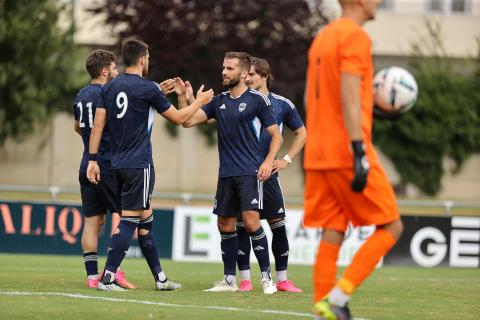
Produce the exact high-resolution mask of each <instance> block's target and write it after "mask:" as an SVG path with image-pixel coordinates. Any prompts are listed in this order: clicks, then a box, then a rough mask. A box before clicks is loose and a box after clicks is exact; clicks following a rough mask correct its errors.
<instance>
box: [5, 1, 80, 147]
mask: <svg viewBox="0 0 480 320" xmlns="http://www.w3.org/2000/svg"><path fill="white" fill-rule="evenodd" d="M62 12H64V13H65V8H62V7H59V4H58V1H55V0H36V1H28V0H15V1H11V0H0V145H1V144H3V143H4V142H5V139H6V138H7V137H10V136H11V137H14V138H18V137H21V136H23V135H25V134H28V133H31V132H32V130H33V126H34V124H35V123H40V122H42V121H44V120H46V119H47V118H48V116H49V115H51V114H52V113H53V112H54V111H56V110H59V109H61V108H66V107H69V106H70V103H71V102H70V100H71V99H72V96H73V94H74V91H75V89H76V88H77V87H78V86H76V85H75V81H77V82H79V81H84V80H86V79H85V77H83V78H82V77H78V74H77V73H76V72H75V70H77V69H76V68H77V67H78V66H77V65H76V64H75V61H76V60H75V59H74V55H75V53H74V47H73V41H72V29H70V30H65V31H62V30H61V29H60V28H59V27H58V20H59V15H60V14H61V13H62Z"/></svg>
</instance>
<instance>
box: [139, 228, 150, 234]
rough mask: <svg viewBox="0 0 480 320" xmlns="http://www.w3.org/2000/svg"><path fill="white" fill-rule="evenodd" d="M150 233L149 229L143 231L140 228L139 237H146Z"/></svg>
mask: <svg viewBox="0 0 480 320" xmlns="http://www.w3.org/2000/svg"><path fill="white" fill-rule="evenodd" d="M149 233H150V230H148V229H142V228H140V227H139V228H138V235H139V236H146V235H148V234H149Z"/></svg>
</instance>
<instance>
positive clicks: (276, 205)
mask: <svg viewBox="0 0 480 320" xmlns="http://www.w3.org/2000/svg"><path fill="white" fill-rule="evenodd" d="M277 218H285V202H284V200H283V192H282V187H281V186H280V180H279V179H278V176H273V177H271V178H270V179H268V180H267V181H264V182H263V209H260V219H267V220H270V219H277ZM241 220H242V217H241V215H240V212H239V221H241Z"/></svg>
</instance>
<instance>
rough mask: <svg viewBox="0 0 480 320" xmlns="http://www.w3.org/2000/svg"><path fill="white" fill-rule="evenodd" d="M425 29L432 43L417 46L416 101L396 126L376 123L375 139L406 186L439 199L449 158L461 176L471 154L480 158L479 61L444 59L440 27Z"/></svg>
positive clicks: (429, 25) (414, 60)
mask: <svg viewBox="0 0 480 320" xmlns="http://www.w3.org/2000/svg"><path fill="white" fill-rule="evenodd" d="M426 27H427V31H428V32H427V34H428V37H427V38H424V39H422V41H421V43H422V45H414V50H415V55H414V56H413V57H412V61H411V65H412V71H413V72H414V75H415V78H416V80H417V83H418V87H419V97H418V101H417V103H416V104H415V107H414V108H413V109H412V110H411V111H409V112H407V113H406V114H405V115H403V116H402V117H401V119H399V120H398V121H383V122H377V123H376V124H375V127H374V129H375V130H374V135H375V142H376V144H377V145H378V146H379V147H380V149H381V150H382V151H383V152H384V153H385V154H386V155H387V156H388V157H389V158H390V159H391V160H392V161H393V163H394V165H395V167H396V169H397V171H398V172H399V174H400V176H401V183H402V184H406V183H412V184H414V185H415V186H417V187H418V188H419V189H420V190H421V191H422V192H424V193H426V194H428V195H435V194H436V193H438V191H439V190H440V189H441V178H442V176H443V174H444V166H443V160H444V159H445V158H450V159H452V160H453V161H454V164H455V167H454V169H453V171H454V172H458V170H459V169H460V168H461V166H462V164H463V163H464V162H465V160H467V159H468V157H469V156H470V155H471V154H473V153H476V152H480V55H479V57H478V58H477V59H476V60H468V61H467V60H466V61H456V62H454V61H453V60H452V59H450V58H449V57H447V56H446V54H445V50H444V48H443V46H442V42H441V29H440V26H439V25H437V24H434V23H432V22H429V21H427V23H426ZM479 48H480V47H479ZM427 57H428V58H427Z"/></svg>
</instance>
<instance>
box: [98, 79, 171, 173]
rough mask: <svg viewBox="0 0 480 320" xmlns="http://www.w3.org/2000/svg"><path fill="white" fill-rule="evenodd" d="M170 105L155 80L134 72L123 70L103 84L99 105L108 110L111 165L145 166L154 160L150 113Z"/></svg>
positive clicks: (165, 108) (121, 166)
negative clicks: (120, 73) (124, 71)
mask: <svg viewBox="0 0 480 320" xmlns="http://www.w3.org/2000/svg"><path fill="white" fill-rule="evenodd" d="M170 106H171V103H170V102H169V101H168V100H167V98H165V96H164V95H163V94H162V92H161V91H160V88H159V87H158V85H157V84H156V83H155V82H153V81H150V80H147V79H144V78H142V77H140V76H139V75H136V74H130V73H124V74H122V75H120V76H118V77H116V78H115V79H113V80H112V81H109V82H108V83H107V84H105V85H104V86H103V89H102V95H101V99H100V102H99V105H98V107H99V108H105V109H106V110H107V116H108V125H109V127H110V132H111V140H110V148H111V150H112V167H113V168H114V169H120V168H147V167H148V164H150V163H153V161H152V145H151V143H150V134H151V132H152V126H153V116H154V114H155V111H157V112H158V113H163V112H165V111H167V110H168V109H169V108H170Z"/></svg>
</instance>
